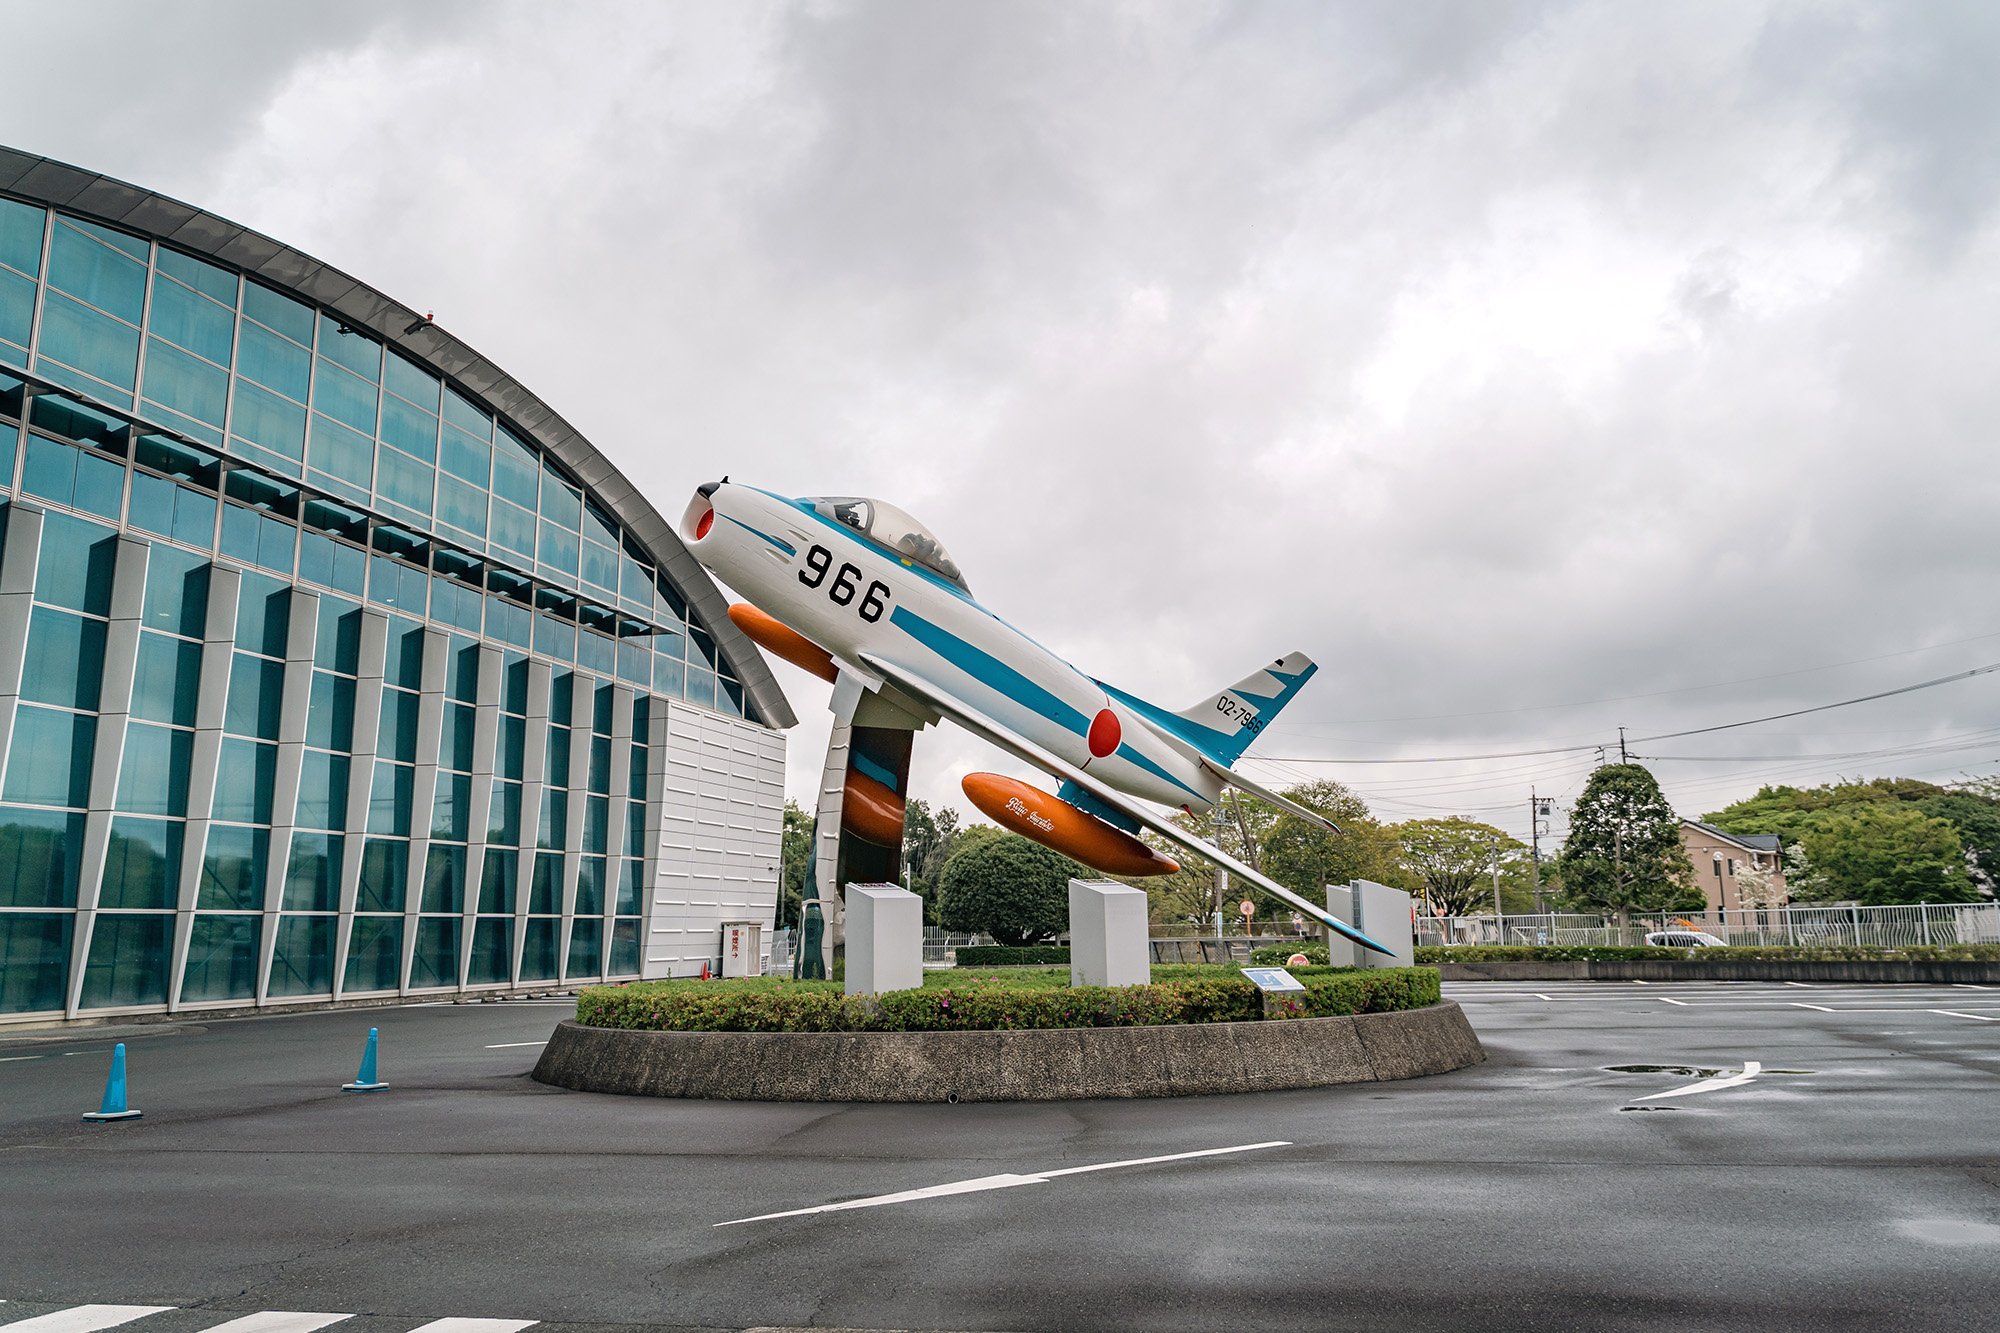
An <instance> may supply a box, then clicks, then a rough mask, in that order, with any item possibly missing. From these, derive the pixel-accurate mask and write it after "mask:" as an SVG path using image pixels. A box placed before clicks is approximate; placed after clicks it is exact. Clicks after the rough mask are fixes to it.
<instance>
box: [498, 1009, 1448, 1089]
mask: <svg viewBox="0 0 2000 1333" xmlns="http://www.w3.org/2000/svg"><path fill="white" fill-rule="evenodd" d="M1485 1058H1486V1052H1485V1051H1484V1050H1483V1049H1482V1048H1481V1047H1480V1044H1479V1037H1478V1035H1477V1034H1475V1033H1474V1032H1473V1030H1472V1025H1471V1024H1470V1023H1468V1022H1466V1019H1465V1015H1464V1013H1463V1012H1461V1011H1460V1009H1459V1007H1458V1006H1457V1005H1456V1004H1453V1003H1452V1002H1451V1001H1449V1000H1446V1001H1444V1002H1443V1003H1441V1004H1435V1005H1432V1006H1430V1007H1429V1008H1426V1009H1409V1010H1404V1011H1401V1012H1398V1013H1388V1014H1355V1015H1351V1016H1340V1017H1333V1018H1294V1019H1284V1020H1279V1021H1273V1022H1254V1023H1188V1024H1172V1025H1163V1026H1157V1027H1129V1028H1053V1029H1031V1030H1026V1031H1008V1032H635V1031H630V1030H627V1029H623V1028H593V1027H585V1026H583V1025H582V1024H580V1023H577V1022H575V1021H573V1020H572V1021H567V1022H564V1023H562V1024H560V1025H559V1026H558V1027H557V1028H556V1030H555V1032H554V1034H553V1035H551V1037H550V1039H549V1044H548V1045H547V1046H546V1047H544V1048H543V1050H542V1058H541V1060H540V1061H538V1062H537V1063H536V1065H535V1069H534V1077H535V1078H536V1079H537V1080H539V1081H540V1082H543V1083H549V1084H553V1085H555V1086H557V1087H563V1088H570V1089H573V1090H575V1091H578V1092H609V1093H620V1094H624V1095H627V1096H639V1097H708V1098H721V1099H730V1100H742V1101H781V1102H943V1101H960V1102H1006V1101H1063V1100H1070V1099H1076V1098H1087V1097H1180V1096H1190V1095H1195V1094H1202V1093H1217V1092H1269V1091H1275V1090H1279V1089H1285V1088H1318V1087H1328V1086H1331V1085H1334V1084H1340V1083H1372V1082H1377V1081H1384V1080H1390V1079H1405V1078H1418V1077H1421V1076H1423V1075H1426V1074H1442V1073H1446V1072H1448V1071H1450V1070H1453V1069H1463V1068H1464V1067H1465V1066H1467V1065H1473V1064H1478V1063H1479V1062H1480V1061H1482V1060H1484V1059H1485Z"/></svg>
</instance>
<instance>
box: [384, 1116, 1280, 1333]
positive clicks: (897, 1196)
mask: <svg viewBox="0 0 2000 1333" xmlns="http://www.w3.org/2000/svg"><path fill="white" fill-rule="evenodd" d="M1290 1146H1291V1141H1290V1140H1289V1139H1277V1140H1273V1141H1272V1142H1269V1143H1245V1144H1240V1145H1238V1146H1237V1147H1234V1148H1203V1149H1202V1150H1201V1151H1199V1152H1177V1153H1169V1154H1167V1155H1166V1156H1164V1157H1135V1158H1133V1159H1131V1160H1130V1161H1125V1162H1098V1163H1095V1164H1094V1165H1091V1166H1067V1167H1063V1168H1062V1169H1061V1170H1057V1171H1037V1172H1034V1173H1033V1174H1031V1175H1017V1174H1015V1173H1013V1172H1006V1173H1004V1174H1001V1175H997V1176H979V1177H977V1178H975V1179H972V1180H954V1181H951V1182H949V1183H947V1184H943V1185H926V1186H924V1187H923V1188H922V1189H914V1190H899V1191H897V1192H896V1193H894V1194H876V1195H871V1196H869V1197H868V1198H865V1199H848V1200H846V1201H845V1202H843V1203H823V1204H821V1205H819V1206H818V1207H817V1208H794V1209H792V1210H790V1211H789V1212H783V1213H763V1214H760V1215H759V1216H757V1217H739V1218H737V1219H735V1220H734V1221H731V1222H716V1223H714V1224H713V1225H715V1226H718V1227H735V1226H741V1225H743V1224H744V1223H745V1222H769V1221H773V1220H774V1219H777V1218H780V1217H809V1216H811V1215H812V1214H814V1213H839V1212H845V1211H847V1210H848V1209H850V1208H880V1207H882V1206H883V1205H884V1204H891V1203H914V1202H916V1201H917V1200H919V1199H940V1198H944V1197H947V1196H949V1195H953V1194H979V1193H982V1192H984V1191H986V1190H1004V1189H1012V1188H1014V1187H1015V1186H1016V1185H1045V1184H1047V1183H1048V1182H1049V1181H1051V1180H1054V1179H1055V1178H1056V1177H1058V1176H1080V1175H1083V1174H1085V1173H1087V1172H1091V1171H1116V1170H1118V1169H1120V1168H1122V1167H1128V1166H1153V1165H1156V1164H1157V1163H1160V1162H1185V1161H1188V1160H1190V1159H1192V1158H1196V1157H1221V1156H1223V1155H1225V1154H1228V1153H1239V1152H1257V1151H1259V1150H1261V1149H1264V1148H1289V1147H1290ZM412 1333H424V1330H423V1329H414V1330H412Z"/></svg>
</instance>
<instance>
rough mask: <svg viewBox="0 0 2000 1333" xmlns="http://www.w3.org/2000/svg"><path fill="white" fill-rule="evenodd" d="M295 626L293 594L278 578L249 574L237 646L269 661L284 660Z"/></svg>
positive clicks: (238, 621) (240, 608)
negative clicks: (293, 626)
mask: <svg viewBox="0 0 2000 1333" xmlns="http://www.w3.org/2000/svg"><path fill="white" fill-rule="evenodd" d="M291 625H292V595H291V590H290V589H289V588H288V587H287V586H286V585H285V584H283V583H280V582H279V581H278V580H276V579H274V578H267V577H265V576H264V575H262V574H245V575H244V576H243V579H242V590H241V592H240V593H239V595H238V601H237V606H236V643H237V646H238V647H241V648H247V649H249V650H250V651H251V652H253V653H262V654H264V656H266V657H283V656H284V655H285V640H286V638H287V637H288V636H289V634H290V632H291Z"/></svg>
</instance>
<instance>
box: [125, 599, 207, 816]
mask: <svg viewBox="0 0 2000 1333" xmlns="http://www.w3.org/2000/svg"><path fill="white" fill-rule="evenodd" d="M167 642H169V643H171V642H173V640H171V639H170V640H168V641H167ZM193 758H194V733H193V732H191V731H178V730H175V729H174V728H171V727H156V726H154V725H152V724H151V723H148V722H131V723H128V724H127V725H126V728H125V762H124V764H123V766H122V767H121V768H120V769H119V772H118V808H119V809H120V810H124V811H127V812H129V813H131V814H137V815H173V816H176V817H178V816H181V815H185V814H186V813H187V794H188V770H189V767H190V765H191V764H192V762H193Z"/></svg>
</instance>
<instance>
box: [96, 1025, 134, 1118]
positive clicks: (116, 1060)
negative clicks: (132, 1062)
mask: <svg viewBox="0 0 2000 1333" xmlns="http://www.w3.org/2000/svg"><path fill="white" fill-rule="evenodd" d="M83 1118H84V1119H85V1120H137V1119H138V1118H139V1113H138V1112H137V1111H128V1110H126V1109H125V1043H124V1042H122V1041H121V1042H119V1043H118V1045H117V1046H115V1047H113V1048H112V1051H111V1076H110V1077H109V1078H107V1079H105V1080H104V1104H103V1105H102V1106H100V1107H98V1108H97V1109H96V1110H95V1111H85V1112H84V1113H83Z"/></svg>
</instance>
